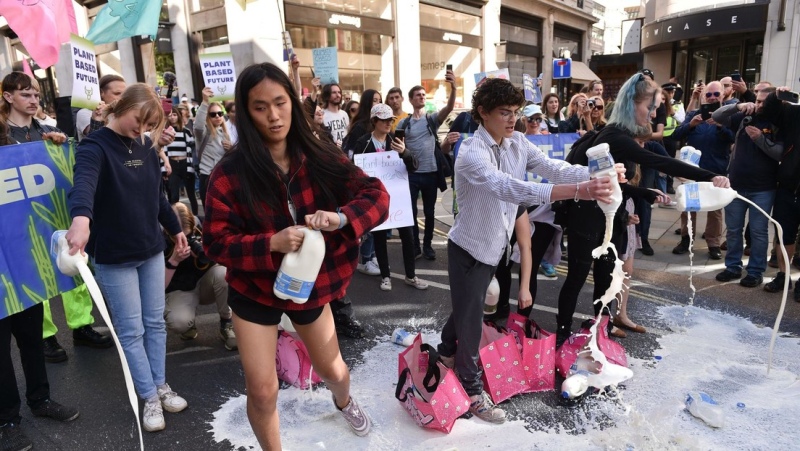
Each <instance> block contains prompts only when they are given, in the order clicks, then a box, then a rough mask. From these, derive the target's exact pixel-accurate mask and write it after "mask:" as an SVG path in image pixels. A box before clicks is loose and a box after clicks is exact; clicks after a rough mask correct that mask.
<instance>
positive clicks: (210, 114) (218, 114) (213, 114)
mask: <svg viewBox="0 0 800 451" xmlns="http://www.w3.org/2000/svg"><path fill="white" fill-rule="evenodd" d="M222 116H225V113H223V112H222V111H209V112H208V117H222Z"/></svg>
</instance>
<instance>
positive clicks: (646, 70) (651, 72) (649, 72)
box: [642, 69, 656, 80]
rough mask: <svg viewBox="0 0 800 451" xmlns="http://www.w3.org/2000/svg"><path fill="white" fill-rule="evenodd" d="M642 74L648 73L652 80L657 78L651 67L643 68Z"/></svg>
mask: <svg viewBox="0 0 800 451" xmlns="http://www.w3.org/2000/svg"><path fill="white" fill-rule="evenodd" d="M642 74H644V75H647V76H648V77H650V79H651V80H655V78H656V75H655V74H654V73H653V71H651V70H650V69H642Z"/></svg>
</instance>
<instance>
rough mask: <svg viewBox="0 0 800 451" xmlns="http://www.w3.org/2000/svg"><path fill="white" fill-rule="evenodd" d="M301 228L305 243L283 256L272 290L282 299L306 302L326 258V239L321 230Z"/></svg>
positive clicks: (300, 302)
mask: <svg viewBox="0 0 800 451" xmlns="http://www.w3.org/2000/svg"><path fill="white" fill-rule="evenodd" d="M299 230H301V231H302V232H303V233H304V234H305V237H304V238H303V245H302V246H300V249H298V250H296V251H294V252H289V253H288V254H286V255H285V256H284V257H283V262H282V263H281V268H280V270H279V271H278V276H277V277H276V278H275V286H274V287H273V290H272V291H273V292H274V293H275V296H277V297H279V298H281V299H287V300H292V301H294V302H296V303H298V304H304V303H305V302H306V301H307V300H308V297H309V296H310V295H311V290H312V289H313V288H314V282H316V281H317V275H319V268H320V267H321V266H322V259H323V258H325V239H324V238H323V237H322V232H320V231H319V230H311V229H309V228H302V229H299Z"/></svg>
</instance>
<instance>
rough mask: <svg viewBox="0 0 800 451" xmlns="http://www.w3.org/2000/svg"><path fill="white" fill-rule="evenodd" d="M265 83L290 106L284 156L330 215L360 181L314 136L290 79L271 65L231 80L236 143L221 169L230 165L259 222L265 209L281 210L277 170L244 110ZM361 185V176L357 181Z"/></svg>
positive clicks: (354, 170) (329, 146) (255, 66)
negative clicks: (303, 172)
mask: <svg viewBox="0 0 800 451" xmlns="http://www.w3.org/2000/svg"><path fill="white" fill-rule="evenodd" d="M264 80H270V81H272V82H275V83H277V84H279V85H281V86H282V87H283V88H284V89H285V90H286V94H287V96H288V97H289V99H290V100H289V101H290V102H291V105H292V124H291V127H290V128H289V134H288V135H287V136H286V153H287V154H288V156H289V158H290V159H291V161H292V162H293V163H298V164H299V163H300V162H301V161H303V157H305V162H304V163H303V164H304V165H305V166H306V168H307V169H308V172H309V176H310V177H311V179H312V180H313V181H314V183H315V184H317V185H318V186H319V187H320V189H321V191H322V195H323V199H320V200H318V201H317V205H318V206H319V207H320V208H321V209H327V210H333V209H335V208H336V207H337V206H340V205H343V204H345V203H347V201H348V200H349V199H350V193H349V191H348V189H347V185H348V183H350V182H352V181H354V180H356V181H357V180H358V179H359V175H358V174H359V172H358V168H357V167H356V166H355V165H354V164H352V163H350V162H349V161H348V160H347V159H346V158H344V157H343V154H342V151H341V150H340V149H339V148H338V147H336V146H335V145H334V144H332V143H326V142H324V141H322V140H320V139H317V137H316V136H314V134H313V132H312V129H311V126H310V125H309V123H308V119H307V117H306V114H305V112H304V110H303V105H302V103H301V102H300V99H299V97H298V96H297V92H296V91H295V89H294V86H293V85H292V82H291V81H290V80H289V77H287V76H286V74H285V73H284V72H283V71H282V70H281V69H279V68H278V67H277V66H275V65H274V64H270V63H261V64H253V65H250V66H248V67H247V68H246V69H245V70H243V71H242V73H241V74H239V77H238V78H237V79H236V90H235V95H236V112H237V113H238V116H237V118H236V122H237V129H238V130H239V142H238V143H237V144H236V145H235V146H234V148H233V150H232V151H231V152H228V153H227V154H226V155H225V156H224V157H223V158H222V160H221V161H220V164H227V163H228V162H230V164H231V165H233V168H234V170H235V171H236V174H239V176H240V184H241V192H240V195H241V200H242V201H243V202H244V203H245V205H247V207H248V208H249V209H250V210H251V211H252V212H254V214H255V215H256V217H259V218H261V217H262V216H263V215H264V214H265V213H266V212H265V211H264V207H263V205H264V204H267V205H269V207H270V208H271V209H273V210H281V208H282V202H283V201H284V200H285V199H283V198H281V196H280V195H279V193H280V192H281V188H282V185H283V181H282V180H281V175H280V173H281V172H280V169H279V168H278V165H277V164H276V163H275V162H274V161H273V160H272V154H270V152H269V149H268V148H267V146H266V144H264V140H263V139H262V137H261V134H260V133H259V132H258V130H257V128H256V126H255V124H254V123H253V118H252V116H251V115H250V110H249V109H248V107H247V103H248V99H249V97H250V90H251V89H253V88H254V87H255V86H256V85H258V84H259V83H261V82H262V81H264ZM361 179H362V180H363V175H362V176H361Z"/></svg>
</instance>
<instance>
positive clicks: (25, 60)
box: [22, 58, 36, 78]
mask: <svg viewBox="0 0 800 451" xmlns="http://www.w3.org/2000/svg"><path fill="white" fill-rule="evenodd" d="M22 72H25V73H26V74H28V75H30V77H31V78H36V77H34V76H33V71H32V70H31V65H30V64H28V58H22Z"/></svg>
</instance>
